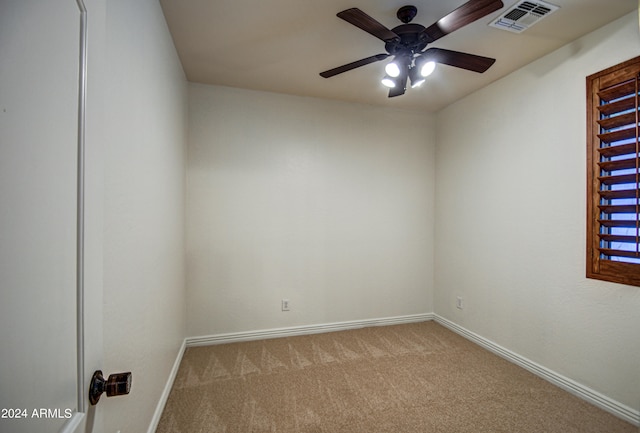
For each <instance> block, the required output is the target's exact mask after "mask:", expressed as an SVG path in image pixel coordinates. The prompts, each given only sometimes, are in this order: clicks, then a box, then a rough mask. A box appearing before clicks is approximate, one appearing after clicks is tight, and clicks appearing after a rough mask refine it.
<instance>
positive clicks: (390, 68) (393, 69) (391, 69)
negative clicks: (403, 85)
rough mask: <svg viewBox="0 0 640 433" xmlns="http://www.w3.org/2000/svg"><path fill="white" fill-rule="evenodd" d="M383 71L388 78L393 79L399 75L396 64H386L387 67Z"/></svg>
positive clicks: (398, 68)
mask: <svg viewBox="0 0 640 433" xmlns="http://www.w3.org/2000/svg"><path fill="white" fill-rule="evenodd" d="M384 71H385V72H386V73H387V75H389V76H390V77H394V78H395V77H397V76H398V75H400V67H399V66H398V64H397V63H396V62H391V63H387V66H385V67H384Z"/></svg>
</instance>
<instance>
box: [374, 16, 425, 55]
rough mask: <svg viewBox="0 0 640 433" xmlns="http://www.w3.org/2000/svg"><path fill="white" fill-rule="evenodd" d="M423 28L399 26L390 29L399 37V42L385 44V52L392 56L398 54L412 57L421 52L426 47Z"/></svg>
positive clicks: (392, 41)
mask: <svg viewBox="0 0 640 433" xmlns="http://www.w3.org/2000/svg"><path fill="white" fill-rule="evenodd" d="M424 30H425V27H424V26H422V25H420V24H401V25H399V26H398V27H394V28H393V29H391V31H392V32H393V33H395V34H396V35H398V36H399V37H400V40H391V41H388V42H386V43H385V46H384V48H385V50H387V53H389V54H391V55H392V56H395V55H398V54H406V55H412V54H416V53H419V52H421V51H422V50H424V49H425V48H426V46H427V44H428V43H429V42H428V36H427V34H426V33H425V32H424Z"/></svg>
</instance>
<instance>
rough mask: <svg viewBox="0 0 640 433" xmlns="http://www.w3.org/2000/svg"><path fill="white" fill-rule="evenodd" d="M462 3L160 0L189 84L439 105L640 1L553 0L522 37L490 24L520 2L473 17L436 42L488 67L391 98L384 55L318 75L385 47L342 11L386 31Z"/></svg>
mask: <svg viewBox="0 0 640 433" xmlns="http://www.w3.org/2000/svg"><path fill="white" fill-rule="evenodd" d="M465 2H466V0H412V2H411V3H408V0H384V1H383V0H262V1H256V0H160V3H161V5H162V8H163V11H164V14H165V17H166V20H167V23H168V25H169V29H170V31H171V34H172V36H173V40H174V43H175V46H176V49H177V51H178V55H179V56H180V60H181V62H182V65H183V67H184V70H185V73H186V75H187V79H188V80H189V81H191V82H196V83H204V84H216V85H223V86H231V87H240V88H246V89H254V90H263V91H269V92H278V93H286V94H292V95H300V96H310V97H319V98H329V99H337V100H343V101H352V102H360V103H365V104H373V105H381V106H390V107H396V108H405V109H414V110H415V109H417V110H422V111H427V112H428V111H437V110H439V109H441V108H443V107H445V106H447V105H449V104H450V103H452V102H454V101H456V100H457V99H460V98H462V97H463V96H465V95H467V94H469V93H471V92H473V91H475V90H477V89H479V88H481V87H483V86H486V85H487V84H489V83H491V82H493V81H495V80H497V79H499V78H501V77H503V76H505V75H507V74H509V73H510V72H512V71H514V70H516V69H518V68H520V67H522V66H524V65H526V64H527V63H530V62H531V61H533V60H535V59H537V58H539V57H541V56H543V55H545V54H546V53H549V52H551V51H553V50H555V49H557V48H559V47H561V46H563V45H565V44H567V43H569V42H571V41H573V40H574V39H576V38H578V37H580V36H582V35H584V34H586V33H589V32H591V31H592V30H595V29H597V28H599V27H601V26H603V25H605V24H607V23H609V22H611V21H613V20H615V19H617V18H619V17H621V16H623V15H625V14H627V13H629V12H631V11H633V10H634V9H636V8H637V7H638V2H637V0H551V1H549V3H552V4H555V5H557V6H560V9H559V10H558V11H557V12H555V13H553V14H551V15H549V16H547V17H546V18H544V19H543V20H541V21H540V22H538V23H537V24H535V25H534V26H532V27H531V28H529V29H528V30H526V31H525V32H523V33H521V34H516V33H510V32H507V31H504V30H498V29H495V28H492V27H489V26H488V23H489V22H490V21H491V20H492V18H495V17H497V16H498V15H500V14H501V13H502V12H504V11H505V10H507V9H508V8H510V7H511V6H512V5H513V4H515V3H516V0H503V3H504V8H502V9H501V10H499V11H497V12H494V13H492V14H490V15H488V16H486V17H484V18H481V19H480V20H478V21H476V22H474V23H472V24H469V25H468V26H466V27H463V28H461V29H459V30H457V31H455V32H453V33H451V34H449V35H447V36H445V37H443V38H441V39H439V40H437V41H436V42H434V43H433V44H432V45H429V46H430V47H438V48H446V49H450V50H456V51H463V52H468V53H471V54H478V55H482V56H486V57H493V58H495V59H497V61H496V63H495V64H494V65H493V66H492V67H491V68H490V69H489V70H488V71H487V72H485V73H484V74H478V73H475V72H469V71H466V70H462V69H458V68H453V67H451V66H446V65H439V66H438V68H437V69H436V71H435V72H434V73H433V74H432V75H431V76H430V77H429V79H428V80H427V82H426V83H425V84H423V85H422V87H420V88H417V89H408V90H407V93H406V94H405V95H402V96H399V97H395V98H388V97H387V93H388V92H387V89H386V88H384V87H383V86H382V85H381V84H380V79H381V78H382V76H383V75H384V71H383V70H384V64H385V63H386V62H385V61H382V62H377V63H373V64H370V65H367V66H363V67H361V68H358V69H354V70H352V71H349V72H345V73H343V74H341V75H337V76H335V77H332V78H328V79H325V78H322V77H320V76H319V75H318V74H319V73H320V72H322V71H325V70H327V69H331V68H334V67H337V66H340V65H343V64H346V63H350V62H352V61H355V60H359V59H362V58H365V57H369V56H372V55H375V54H379V53H384V52H385V50H384V43H383V42H382V41H380V40H379V39H377V38H375V37H373V36H371V35H369V34H368V33H366V32H364V31H363V30H360V29H359V28H357V27H355V26H353V25H351V24H349V23H347V22H346V21H343V20H341V19H340V18H338V17H336V13H337V12H340V11H342V10H345V9H348V8H351V7H357V8H360V9H361V10H363V11H364V12H366V13H367V14H368V15H370V16H372V17H373V18H375V19H376V20H378V21H379V22H380V23H382V24H384V25H385V26H387V27H388V28H393V27H395V26H397V25H399V24H401V23H400V21H398V19H397V18H396V11H397V9H398V8H400V7H401V6H404V5H406V4H413V5H415V6H417V8H418V14H417V16H416V17H415V19H414V20H413V22H414V23H419V24H422V25H424V26H426V27H428V26H429V25H430V24H432V23H434V22H435V21H437V20H438V19H440V18H441V17H443V16H444V15H446V14H448V13H449V12H451V11H452V10H454V9H456V8H457V7H459V6H460V5H462V4H464V3H465Z"/></svg>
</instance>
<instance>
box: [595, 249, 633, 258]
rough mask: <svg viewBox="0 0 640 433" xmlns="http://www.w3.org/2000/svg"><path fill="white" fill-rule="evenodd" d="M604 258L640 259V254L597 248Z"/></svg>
mask: <svg viewBox="0 0 640 433" xmlns="http://www.w3.org/2000/svg"><path fill="white" fill-rule="evenodd" d="M598 249H599V250H600V252H601V253H602V254H604V255H605V256H613V257H631V258H633V259H637V258H640V254H639V253H637V252H635V251H623V250H612V249H609V248H598Z"/></svg>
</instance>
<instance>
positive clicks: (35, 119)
mask: <svg viewBox="0 0 640 433" xmlns="http://www.w3.org/2000/svg"><path fill="white" fill-rule="evenodd" d="M80 6H81V2H80V3H77V2H76V1H75V0H64V1H49V0H0V285H1V286H0V296H1V298H0V410H1V413H0V431H2V432H14V433H21V432H25V433H26V432H29V433H39V432H61V431H65V432H73V431H75V429H76V427H74V425H75V424H76V421H80V423H81V424H83V423H84V421H83V418H86V417H84V416H83V414H82V413H81V412H83V411H85V409H86V408H83V407H82V406H83V405H84V403H83V402H82V401H83V399H82V397H80V398H79V394H80V393H81V388H82V387H83V386H80V387H79V386H78V371H79V368H78V362H77V359H78V346H79V345H78V344H77V334H76V331H77V326H76V317H77V314H76V312H77V309H76V269H77V267H76V251H77V248H76V239H77V237H76V227H77V226H76V222H77V218H76V209H77V191H76V186H77V182H76V181H77V146H78V117H79V116H78V104H79V103H78V92H79V84H78V82H79V78H78V77H79V51H80V50H79V46H80V43H79V41H80V39H81V38H80V16H81V14H80V9H81V8H80ZM83 430H84V429H83Z"/></svg>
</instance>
